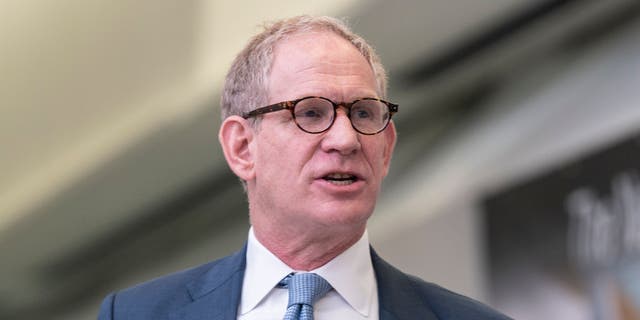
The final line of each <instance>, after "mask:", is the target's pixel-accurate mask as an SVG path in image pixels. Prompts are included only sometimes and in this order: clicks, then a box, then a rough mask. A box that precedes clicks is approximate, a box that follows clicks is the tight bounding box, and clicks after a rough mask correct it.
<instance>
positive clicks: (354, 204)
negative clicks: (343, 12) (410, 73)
mask: <svg viewBox="0 0 640 320" xmlns="http://www.w3.org/2000/svg"><path fill="white" fill-rule="evenodd" d="M306 96H322V97H326V98H329V99H331V100H333V101H335V102H351V101H353V100H355V99H357V98H363V97H378V93H377V90H376V79H375V77H374V75H373V71H372V69H371V67H370V66H369V64H368V63H367V61H366V59H365V58H364V57H363V56H362V54H360V53H359V52H358V50H357V49H356V48H355V47H354V46H353V45H352V44H350V43H349V42H347V41H346V40H344V39H342V38H340V37H339V36H337V35H335V34H333V33H329V32H321V31H319V32H313V33H305V34H298V35H294V36H292V37H290V38H288V39H286V40H284V41H282V42H280V43H279V44H278V45H277V47H276V49H275V52H274V61H273V66H272V71H271V74H270V77H269V82H268V100H269V101H268V104H273V103H277V102H281V101H287V100H295V99H298V98H302V97H306ZM263 117H264V118H263V120H262V121H261V123H260V128H259V129H257V130H256V135H255V139H254V141H252V143H251V146H250V148H251V149H252V154H254V156H255V157H254V161H255V162H254V166H255V167H254V170H255V171H254V172H255V180H254V181H252V182H249V195H250V202H251V203H250V206H251V215H252V219H253V220H255V219H268V220H269V221H270V222H272V223H273V222H278V223H286V224H289V225H296V226H300V225H306V226H307V227H316V228H317V227H332V228H335V227H344V228H354V227H361V228H364V226H365V224H366V220H367V219H368V217H369V216H370V215H371V213H372V212H373V209H374V206H375V201H376V198H377V195H378V192H379V190H380V185H381V183H382V180H383V178H384V177H385V176H386V174H387V171H388V168H389V161H390V158H391V153H392V151H393V147H394V144H395V128H394V126H393V124H390V125H389V126H388V127H387V129H385V131H383V132H381V133H379V134H376V135H362V134H359V133H357V132H356V131H355V130H354V129H353V128H352V126H351V123H350V122H349V119H348V118H347V116H346V114H345V110H344V109H343V108H339V109H338V115H337V117H336V120H335V123H334V124H333V126H332V127H331V128H330V129H329V130H328V131H326V132H324V133H320V134H309V133H305V132H303V131H302V130H300V129H299V128H298V127H297V126H296V124H295V122H294V121H293V119H292V117H291V113H290V112H288V111H286V110H285V111H278V112H272V113H269V114H265V115H264V116H263ZM256 215H260V216H256ZM254 222H255V221H254Z"/></svg>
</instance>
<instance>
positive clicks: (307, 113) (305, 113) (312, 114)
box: [296, 106, 324, 118]
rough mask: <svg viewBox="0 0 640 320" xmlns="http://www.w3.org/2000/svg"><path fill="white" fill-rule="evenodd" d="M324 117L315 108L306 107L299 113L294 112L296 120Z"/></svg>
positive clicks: (318, 109)
mask: <svg viewBox="0 0 640 320" xmlns="http://www.w3.org/2000/svg"><path fill="white" fill-rule="evenodd" d="M323 116H324V112H323V111H322V110H321V109H320V108H317V107H308V106H307V107H306V108H304V109H303V110H300V111H299V112H296V118H302V117H304V118H322V117H323Z"/></svg>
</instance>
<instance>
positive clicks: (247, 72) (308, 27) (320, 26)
mask: <svg viewBox="0 0 640 320" xmlns="http://www.w3.org/2000/svg"><path fill="white" fill-rule="evenodd" d="M317 30H326V31H329V32H333V33H335V34H337V35H338V36H340V37H342V38H344V39H345V40H347V41H349V42H351V43H352V44H353V45H354V46H355V47H356V48H357V49H358V50H359V51H360V53H362V55H363V56H364V57H365V58H366V59H367V61H368V62H369V65H371V68H372V69H373V73H374V76H375V77H376V82H377V85H378V88H377V91H378V94H379V95H380V98H382V99H385V98H386V90H387V76H386V72H385V70H384V67H383V66H382V63H381V62H380V58H379V57H378V55H377V54H376V53H375V51H374V49H373V48H372V47H371V46H370V45H369V44H368V43H367V42H366V41H365V40H364V39H363V38H362V37H360V36H359V35H357V34H355V33H353V32H352V31H351V29H349V27H348V26H347V25H346V24H345V23H344V22H343V21H341V20H338V19H336V18H332V17H327V16H322V17H312V16H308V15H303V16H297V17H293V18H289V19H283V20H279V21H275V22H272V23H268V24H265V25H264V31H262V32H261V33H259V34H257V35H256V36H254V37H253V38H251V40H250V41H249V43H248V44H247V45H246V46H245V47H244V49H243V50H242V51H241V52H240V53H239V54H238V55H237V56H236V58H235V59H234V61H233V64H232V65H231V68H230V69H229V72H228V73H227V77H226V79H225V84H224V88H223V91H222V97H221V99H220V100H221V101H220V104H221V109H222V119H223V120H224V119H226V118H227V117H229V116H231V115H243V114H244V113H247V112H249V111H251V110H253V109H255V108H258V107H262V106H263V105H265V104H266V103H267V98H268V97H267V96H268V92H267V84H268V79H269V74H270V72H271V66H272V64H273V51H274V48H275V46H276V45H277V44H278V42H279V41H281V40H283V39H286V38H287V37H288V36H291V35H293V34H298V33H303V32H309V31H317Z"/></svg>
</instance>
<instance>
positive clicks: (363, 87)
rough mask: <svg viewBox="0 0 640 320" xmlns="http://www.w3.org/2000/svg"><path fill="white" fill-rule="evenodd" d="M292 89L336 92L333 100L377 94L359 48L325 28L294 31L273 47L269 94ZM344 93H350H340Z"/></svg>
mask: <svg viewBox="0 0 640 320" xmlns="http://www.w3.org/2000/svg"><path fill="white" fill-rule="evenodd" d="M294 88H295V89H298V91H299V92H298V94H299V95H319V94H323V93H324V92H326V91H329V92H334V91H337V93H336V94H331V96H333V98H336V99H341V96H343V97H345V96H353V97H363V96H367V97H373V96H376V95H378V94H379V92H378V90H377V82H376V78H375V75H374V72H373V68H372V67H371V65H370V64H369V62H368V61H367V59H366V58H365V57H364V55H362V53H361V52H360V51H359V50H358V48H357V47H356V46H354V45H353V44H352V43H351V42H349V41H348V40H346V39H344V38H343V37H341V36H340V35H338V34H335V33H333V32H331V31H324V30H320V31H318V30H314V31H310V32H305V33H297V34H294V35H291V36H289V37H287V38H286V39H283V40H282V41H280V42H279V43H278V45H277V46H275V48H274V51H273V61H272V69H271V71H270V74H269V79H268V92H269V95H273V94H275V95H278V94H279V93H282V91H287V92H291V91H292V90H293V89H294ZM354 91H355V93H354ZM345 92H348V93H349V94H347V95H345V94H340V93H345ZM278 96H279V98H284V96H282V95H278ZM286 98H290V99H293V98H299V96H290V95H289V96H286ZM328 98H332V97H328Z"/></svg>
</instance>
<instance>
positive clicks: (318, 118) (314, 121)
mask: <svg viewBox="0 0 640 320" xmlns="http://www.w3.org/2000/svg"><path fill="white" fill-rule="evenodd" d="M293 115H294V117H295V121H296V123H297V124H298V126H299V127H300V128H301V129H302V130H304V131H307V132H310V133H317V132H322V131H324V130H326V129H327V128H328V127H329V126H330V125H331V122H333V116H334V113H333V105H332V104H331V102H329V101H327V100H324V99H320V98H308V99H304V100H301V101H299V102H298V103H297V104H296V107H295V109H294V110H293Z"/></svg>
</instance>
